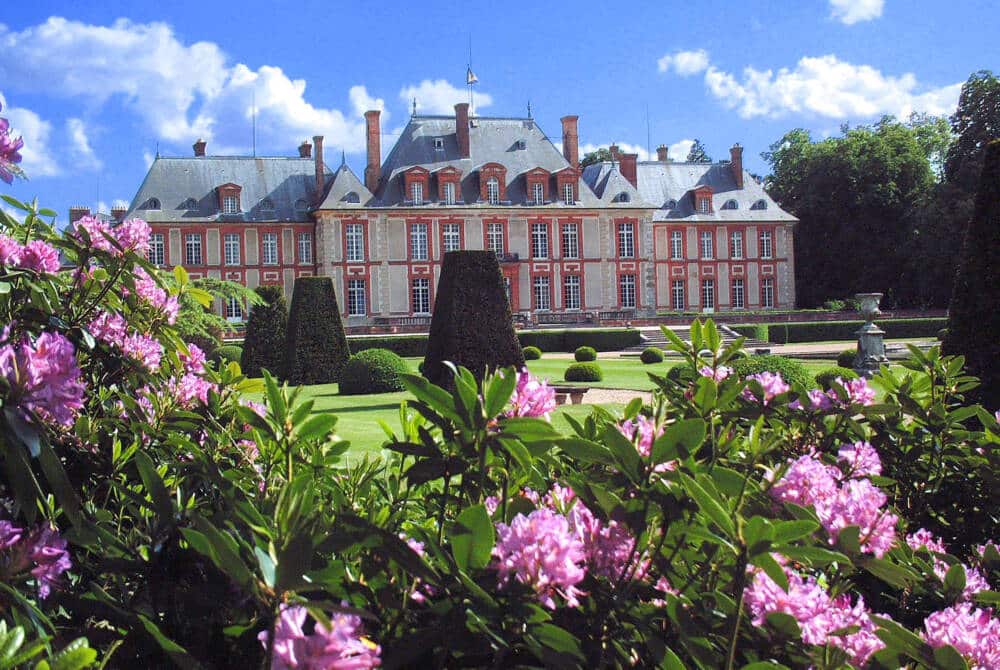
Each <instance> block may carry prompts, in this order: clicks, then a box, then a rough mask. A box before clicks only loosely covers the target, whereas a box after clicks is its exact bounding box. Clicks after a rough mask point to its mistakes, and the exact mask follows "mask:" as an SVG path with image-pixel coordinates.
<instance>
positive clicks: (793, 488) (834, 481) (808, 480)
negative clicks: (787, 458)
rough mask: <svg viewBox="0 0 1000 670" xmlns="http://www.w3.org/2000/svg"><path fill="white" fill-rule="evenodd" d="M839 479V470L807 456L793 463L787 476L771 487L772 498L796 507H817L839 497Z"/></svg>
mask: <svg viewBox="0 0 1000 670" xmlns="http://www.w3.org/2000/svg"><path fill="white" fill-rule="evenodd" d="M772 476H773V475H772ZM839 477H840V471H839V470H837V468H835V467H832V466H829V465H825V464H824V463H823V462H821V461H820V460H819V459H817V458H816V457H815V456H813V455H811V454H806V455H804V456H800V457H799V458H798V459H797V460H795V461H793V462H792V464H791V466H790V467H789V468H788V470H787V471H786V472H785V475H784V476H783V477H782V478H781V479H780V480H779V481H778V482H777V483H776V484H775V485H774V486H772V487H771V497H773V498H774V499H775V500H778V501H780V502H790V503H795V504H796V505H802V506H810V505H815V504H816V503H817V502H820V501H822V500H829V499H832V498H833V497H834V496H836V495H837V490H838V487H839V484H838V479H839Z"/></svg>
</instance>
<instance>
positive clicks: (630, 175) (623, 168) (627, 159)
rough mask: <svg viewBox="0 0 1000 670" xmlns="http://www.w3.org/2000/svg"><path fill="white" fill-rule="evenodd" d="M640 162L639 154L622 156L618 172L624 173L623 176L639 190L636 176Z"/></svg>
mask: <svg viewBox="0 0 1000 670" xmlns="http://www.w3.org/2000/svg"><path fill="white" fill-rule="evenodd" d="M638 160H639V154H621V162H620V163H619V164H618V171H619V172H621V173H622V176H623V177H625V178H626V179H628V182H629V183H630V184H632V186H635V187H636V188H638V186H639V185H638V182H637V175H636V164H637V162H638Z"/></svg>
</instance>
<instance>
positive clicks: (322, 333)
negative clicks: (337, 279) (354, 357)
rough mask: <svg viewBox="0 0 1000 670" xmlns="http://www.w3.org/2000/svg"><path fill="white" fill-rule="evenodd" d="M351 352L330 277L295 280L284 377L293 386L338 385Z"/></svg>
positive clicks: (286, 342) (289, 314) (283, 371)
mask: <svg viewBox="0 0 1000 670" xmlns="http://www.w3.org/2000/svg"><path fill="white" fill-rule="evenodd" d="M350 356H351V351H350V349H349V348H348V346H347V335H346V334H345V333H344V324H343V322H342V321H341V320H340V307H339V306H338V305H337V295H336V293H334V292H333V281H331V279H330V278H329V277H299V278H298V279H296V280H295V291H294V293H292V307H291V310H290V311H289V313H288V327H287V336H286V338H285V360H284V364H283V366H282V368H283V369H282V374H283V375H284V379H285V381H287V382H288V383H289V384H329V383H331V382H335V381H337V378H338V377H339V376H340V371H341V370H343V369H344V366H345V365H346V364H347V359H348V358H350Z"/></svg>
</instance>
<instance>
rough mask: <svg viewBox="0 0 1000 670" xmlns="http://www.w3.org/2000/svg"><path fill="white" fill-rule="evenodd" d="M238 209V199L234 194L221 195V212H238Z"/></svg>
mask: <svg viewBox="0 0 1000 670" xmlns="http://www.w3.org/2000/svg"><path fill="white" fill-rule="evenodd" d="M239 211H240V199H239V196H235V195H224V196H222V213H223V214H238V213H239Z"/></svg>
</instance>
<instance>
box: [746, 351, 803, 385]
mask: <svg viewBox="0 0 1000 670" xmlns="http://www.w3.org/2000/svg"><path fill="white" fill-rule="evenodd" d="M733 370H734V371H735V372H736V374H738V375H739V376H740V377H746V376H747V375H755V374H759V373H761V372H776V373H778V374H780V375H781V378H782V379H784V380H785V381H786V382H788V383H789V384H795V385H799V386H805V387H806V388H810V387H811V386H813V378H812V375H810V374H809V371H808V370H806V366H804V365H803V364H802V363H800V362H798V361H796V360H792V359H791V358H785V357H784V356H772V355H767V356H750V357H748V358H741V359H739V360H737V361H735V362H734V363H733Z"/></svg>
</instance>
